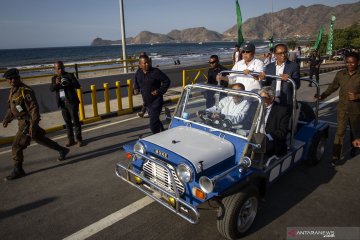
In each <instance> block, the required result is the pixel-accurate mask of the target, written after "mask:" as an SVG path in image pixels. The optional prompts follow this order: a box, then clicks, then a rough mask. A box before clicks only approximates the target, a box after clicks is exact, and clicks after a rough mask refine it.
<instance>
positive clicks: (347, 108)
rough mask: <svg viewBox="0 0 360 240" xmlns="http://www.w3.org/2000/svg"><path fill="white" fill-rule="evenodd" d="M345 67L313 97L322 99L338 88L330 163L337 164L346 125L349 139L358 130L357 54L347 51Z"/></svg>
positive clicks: (359, 81) (359, 84)
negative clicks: (323, 90) (323, 89)
mask: <svg viewBox="0 0 360 240" xmlns="http://www.w3.org/2000/svg"><path fill="white" fill-rule="evenodd" d="M345 62H346V69H344V70H340V71H339V72H338V73H337V74H336V75H335V78H334V81H333V82H332V83H331V84H330V85H329V87H328V88H327V89H326V91H325V92H323V93H322V94H321V95H320V96H316V95H315V98H317V99H319V100H323V99H325V98H326V97H328V96H329V95H330V94H332V93H333V92H335V91H336V90H337V89H338V88H340V90H339V103H338V105H337V127H336V134H335V139H334V147H333V156H332V165H333V166H335V165H337V164H339V160H342V159H343V158H344V156H343V142H344V135H345V131H346V127H347V125H348V124H349V125H350V137H351V141H353V140H354V136H357V133H358V132H359V130H360V125H359V122H360V71H359V69H358V64H359V55H358V54H357V53H355V52H352V53H349V54H348V55H347V56H346V58H345ZM355 152H356V148H355V147H353V146H352V147H351V156H352V157H353V156H354V155H355Z"/></svg>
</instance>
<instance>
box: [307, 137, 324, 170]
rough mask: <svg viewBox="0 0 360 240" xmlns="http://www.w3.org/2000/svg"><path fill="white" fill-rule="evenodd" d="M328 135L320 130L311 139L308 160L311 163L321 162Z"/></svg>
mask: <svg viewBox="0 0 360 240" xmlns="http://www.w3.org/2000/svg"><path fill="white" fill-rule="evenodd" d="M325 144H326V135H325V133H324V132H318V133H316V134H315V136H314V138H313V139H312V141H311V145H310V149H309V154H308V157H307V158H306V162H307V163H308V164H309V165H313V166H315V165H317V164H319V163H320V161H321V159H322V157H323V155H324V153H325Z"/></svg>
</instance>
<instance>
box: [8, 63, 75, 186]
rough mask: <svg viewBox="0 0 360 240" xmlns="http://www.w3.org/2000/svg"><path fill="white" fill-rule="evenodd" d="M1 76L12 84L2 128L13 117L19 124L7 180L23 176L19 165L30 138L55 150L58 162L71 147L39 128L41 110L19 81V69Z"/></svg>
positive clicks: (32, 95) (26, 88)
mask: <svg viewBox="0 0 360 240" xmlns="http://www.w3.org/2000/svg"><path fill="white" fill-rule="evenodd" d="M3 77H4V78H5V79H7V81H8V83H9V84H10V86H11V89H10V94H9V99H8V110H7V113H6V115H5V118H4V120H3V127H4V128H6V127H7V125H8V123H10V122H11V121H12V120H13V119H17V120H18V126H19V129H18V131H17V133H16V136H15V140H14V142H13V144H12V158H13V160H14V170H13V171H12V172H11V174H10V175H9V176H7V177H6V178H5V179H4V180H5V181H7V180H14V179H16V178H20V177H23V176H25V171H24V169H23V168H22V163H23V161H24V155H23V150H24V149H26V147H27V146H29V145H30V141H31V139H33V140H35V141H36V142H37V143H39V144H41V145H44V146H46V147H49V148H51V149H54V150H56V151H58V152H59V158H58V160H60V161H62V160H64V159H65V157H66V155H67V154H68V153H69V151H70V150H69V149H68V148H64V147H62V146H60V145H59V144H57V143H56V142H54V141H53V140H51V139H49V138H47V137H46V136H45V130H44V129H42V128H41V127H39V122H40V113H39V105H38V103H37V101H36V97H35V93H34V91H33V90H32V89H31V88H30V87H28V86H26V85H25V84H24V83H22V82H21V79H20V75H19V71H18V70H17V69H16V68H12V69H9V70H7V71H6V72H5V73H4V75H3Z"/></svg>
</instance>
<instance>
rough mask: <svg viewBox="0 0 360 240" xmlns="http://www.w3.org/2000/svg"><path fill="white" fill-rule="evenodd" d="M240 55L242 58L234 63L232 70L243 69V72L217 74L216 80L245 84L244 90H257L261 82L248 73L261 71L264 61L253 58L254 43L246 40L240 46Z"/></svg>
mask: <svg viewBox="0 0 360 240" xmlns="http://www.w3.org/2000/svg"><path fill="white" fill-rule="evenodd" d="M242 56H243V59H242V60H241V61H239V62H237V63H235V65H234V67H233V68H232V70H234V71H243V72H244V74H233V73H232V74H230V75H229V76H221V75H217V77H216V80H217V81H220V80H224V81H228V82H229V84H230V85H232V84H234V83H241V84H243V85H244V86H245V89H246V91H255V92H257V91H258V90H259V89H260V88H261V83H260V82H259V81H258V78H257V77H253V76H251V75H249V74H250V73H251V72H263V71H264V63H263V62H262V61H261V60H259V59H256V58H254V56H255V45H254V44H252V43H250V42H246V43H245V44H244V45H243V47H242Z"/></svg>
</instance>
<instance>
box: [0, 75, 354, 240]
mask: <svg viewBox="0 0 360 240" xmlns="http://www.w3.org/2000/svg"><path fill="white" fill-rule="evenodd" d="M333 75H334V73H331V74H325V75H322V79H324V80H322V81H323V82H324V83H326V82H329V81H330V80H331V79H332V78H333ZM299 93H300V94H299V95H300V96H301V97H302V98H304V100H306V101H310V100H311V98H312V97H311V96H312V95H313V93H314V88H308V87H307V85H306V84H304V87H302V88H301V90H300V92H299ZM334 96H335V95H333V96H331V97H329V99H331V98H332V97H334ZM334 109H335V104H334V103H332V104H329V105H327V106H326V107H324V110H323V111H322V116H321V119H323V120H326V121H329V122H334V120H335V112H334ZM334 130H335V128H334V124H331V128H330V138H329V140H328V142H327V147H326V149H327V150H329V151H327V152H326V154H325V157H324V161H322V162H321V163H320V164H319V165H318V166H315V167H308V166H305V165H300V166H299V167H298V168H296V169H294V170H292V171H290V172H289V173H288V174H287V175H286V176H284V177H283V178H281V179H280V180H279V181H278V182H276V183H275V184H274V185H273V186H272V188H271V190H270V191H269V192H268V194H267V196H266V201H265V202H264V203H263V204H262V206H261V210H260V212H259V215H258V217H257V218H256V220H255V223H254V226H253V228H252V229H251V232H250V233H249V235H248V236H247V237H246V238H245V239H254V240H255V239H286V227H290V226H337V227H341V226H357V227H359V226H360V201H359V200H360V199H359V196H360V192H359V189H360V177H359V172H360V156H358V157H357V158H354V159H351V160H349V161H347V162H346V163H345V164H344V165H343V166H339V167H337V168H336V169H333V168H331V167H330V164H329V162H328V159H329V158H330V153H331V151H330V150H331V146H332V144H331V142H332V140H333V136H334ZM147 133H149V129H148V119H140V118H137V117H136V116H135V115H134V114H133V115H128V116H121V117H116V118H112V119H106V120H103V121H100V122H96V123H93V124H87V125H86V126H84V134H83V135H84V139H86V140H85V146H84V147H82V148H76V147H72V149H71V150H72V151H71V152H70V154H69V159H68V160H67V161H64V162H57V161H56V160H55V159H56V158H57V154H56V152H53V151H51V150H48V149H46V148H44V147H42V146H39V145H31V146H30V147H28V149H27V150H26V151H25V158H26V161H25V164H24V167H25V170H26V172H27V173H28V175H27V176H26V177H24V178H22V179H19V180H16V181H12V182H6V183H5V182H2V181H0V239H64V238H66V237H69V238H68V239H84V238H86V237H89V239H166V240H168V239H214V240H215V239H222V237H221V236H220V235H219V234H218V232H217V229H216V212H214V211H212V210H201V211H200V213H201V221H200V224H198V225H191V224H189V223H187V222H185V221H184V220H182V219H180V218H179V217H177V216H175V215H174V214H173V213H170V212H169V211H167V210H165V209H164V208H163V207H161V206H160V205H159V204H157V203H153V202H151V201H149V200H148V198H146V197H145V198H144V195H143V194H141V193H140V192H139V191H137V190H135V189H133V188H132V187H130V186H129V185H128V184H126V183H124V182H123V181H121V180H120V179H118V178H117V177H116V176H115V173H114V168H115V164H116V163H117V162H119V161H122V162H125V161H126V160H125V157H124V152H123V151H122V150H121V146H122V145H123V144H125V143H126V142H129V141H132V140H134V139H137V137H138V136H139V135H140V134H147ZM49 136H51V137H52V138H53V139H56V141H59V142H64V141H65V138H64V132H57V133H55V134H52V135H49ZM9 149H10V147H9V146H5V147H1V148H0V159H1V161H0V176H1V177H4V176H6V175H7V174H8V173H9V172H10V171H11V167H12V166H11V160H10V150H9ZM204 207H206V206H204ZM89 226H90V227H89ZM80 230H83V231H80ZM79 231H80V232H79ZM74 234H75V235H74Z"/></svg>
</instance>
